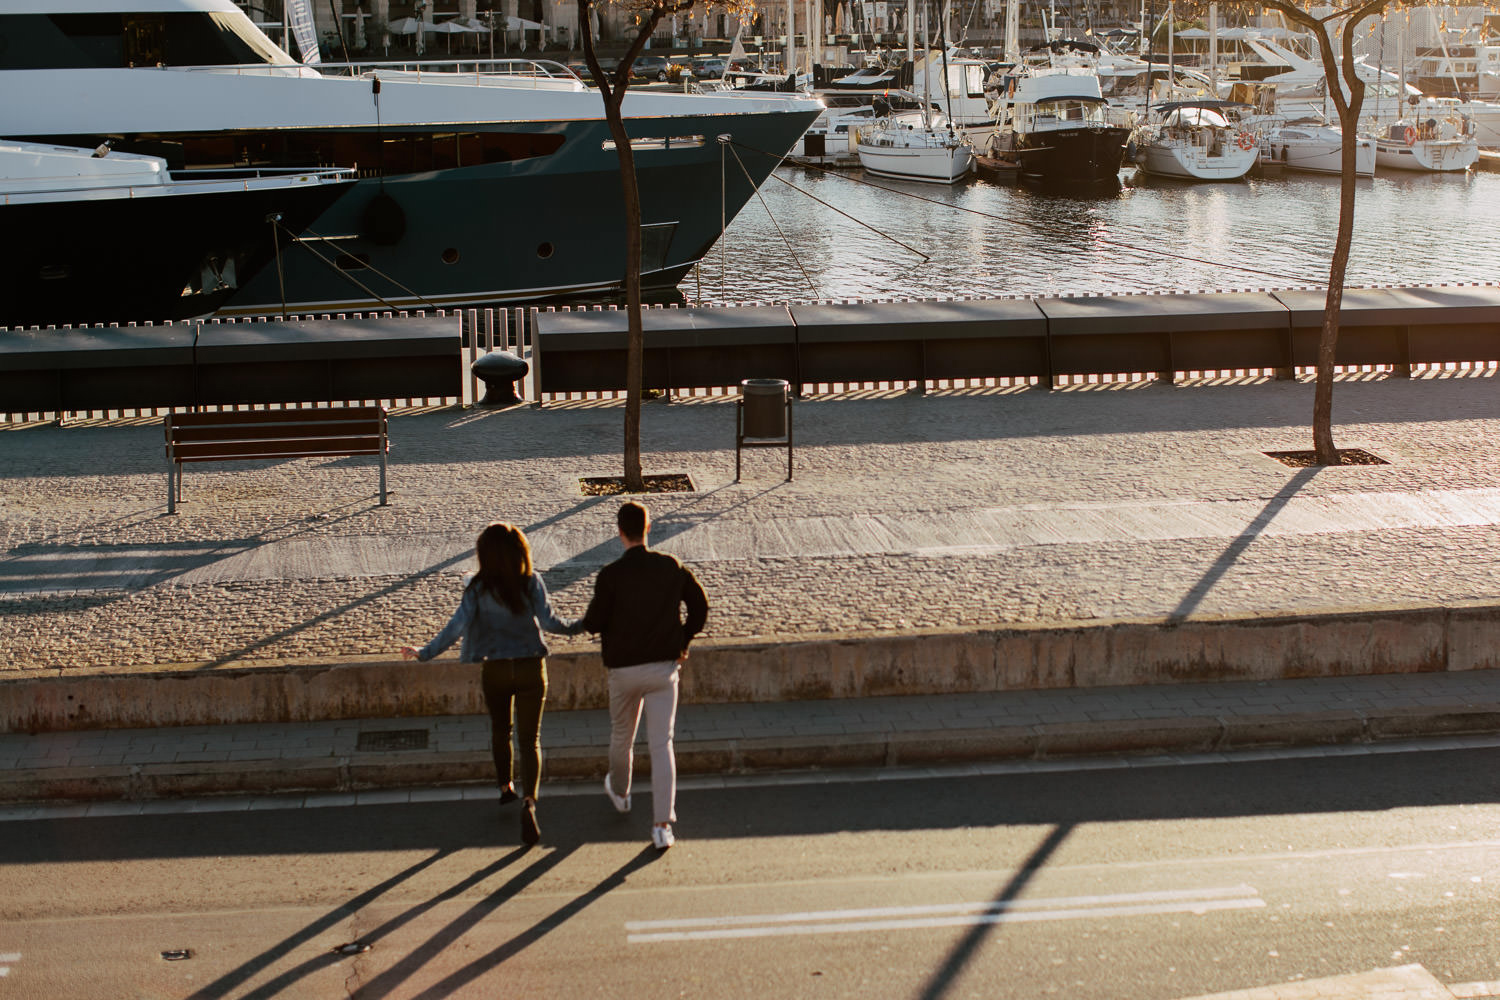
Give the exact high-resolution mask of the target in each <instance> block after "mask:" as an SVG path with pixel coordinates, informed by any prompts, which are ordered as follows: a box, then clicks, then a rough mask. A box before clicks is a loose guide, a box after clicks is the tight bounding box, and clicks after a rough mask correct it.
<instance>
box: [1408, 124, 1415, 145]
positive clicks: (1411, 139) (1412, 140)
mask: <svg viewBox="0 0 1500 1000" xmlns="http://www.w3.org/2000/svg"><path fill="white" fill-rule="evenodd" d="M1406 144H1407V145H1408V146H1415V145H1416V144H1417V130H1416V129H1414V128H1412V127H1411V126H1410V125H1408V126H1406Z"/></svg>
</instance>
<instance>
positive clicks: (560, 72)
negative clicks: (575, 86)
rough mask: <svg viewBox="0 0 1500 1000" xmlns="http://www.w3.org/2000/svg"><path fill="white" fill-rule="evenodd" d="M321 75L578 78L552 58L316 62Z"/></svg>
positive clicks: (565, 79)
mask: <svg viewBox="0 0 1500 1000" xmlns="http://www.w3.org/2000/svg"><path fill="white" fill-rule="evenodd" d="M318 68H319V69H320V70H322V71H323V73H324V74H325V75H334V76H368V75H369V74H371V73H375V72H391V73H400V74H402V75H406V76H413V77H417V78H419V79H420V78H422V77H425V76H434V75H437V76H439V77H440V78H441V79H450V78H451V77H453V76H455V75H457V76H486V77H493V76H505V77H517V78H539V79H551V80H564V81H573V80H578V79H579V77H578V76H577V74H575V73H574V72H573V71H572V70H570V69H568V67H566V66H564V65H563V64H562V63H560V62H557V61H555V60H552V59H516V58H504V59H422V60H414V59H389V60H362V61H359V62H344V63H320V64H319V66H318Z"/></svg>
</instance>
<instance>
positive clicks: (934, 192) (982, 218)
mask: <svg viewBox="0 0 1500 1000" xmlns="http://www.w3.org/2000/svg"><path fill="white" fill-rule="evenodd" d="M1123 176H1124V177H1125V181H1124V182H1123V183H1122V184H1121V185H1120V187H1119V189H1118V190H1116V191H1113V192H1103V193H1100V192H1049V191H1037V190H1032V189H1029V188H1024V187H1009V186H1001V185H996V184H992V183H989V182H986V181H974V182H971V183H968V184H965V185H962V186H957V187H954V188H944V187H937V186H930V185H922V184H903V183H901V182H896V181H882V182H880V183H879V184H873V183H868V182H865V181H864V179H863V175H861V174H860V173H859V172H858V171H854V172H851V173H849V174H847V175H845V174H839V173H834V172H818V171H808V170H802V169H799V168H790V167H783V168H781V169H780V170H778V171H777V177H780V178H785V179H786V180H788V181H790V182H791V183H793V184H795V185H797V187H799V188H802V189H803V190H805V191H806V192H807V193H808V194H811V195H814V196H815V197H816V198H818V199H820V200H821V201H823V202H826V203H827V204H828V206H832V207H825V206H824V205H821V204H819V203H818V202H817V201H814V200H813V199H812V198H809V197H808V196H807V195H806V194H803V193H801V192H799V191H797V190H794V189H793V188H791V187H790V186H788V185H787V184H783V183H779V182H778V181H775V180H773V181H769V182H768V183H767V184H766V186H765V189H764V207H763V206H762V205H761V204H760V203H759V202H754V201H752V202H751V203H750V204H749V205H748V206H746V208H745V210H744V211H743V212H741V214H740V216H739V218H737V219H736V220H735V221H734V223H733V225H731V226H730V229H729V232H728V233H727V234H726V236H725V239H724V241H723V245H722V246H721V247H716V248H715V250H714V251H713V253H712V254H711V255H710V257H709V259H707V260H705V261H704V262H703V264H701V265H700V268H699V271H698V273H697V274H690V275H689V276H688V278H687V280H685V281H684V282H683V283H682V291H683V293H684V295H685V296H686V297H687V299H688V300H690V301H697V300H701V301H718V300H721V299H722V300H726V301H731V302H738V301H773V300H787V299H791V300H806V299H811V298H820V297H828V298H879V297H887V296H918V297H929V296H937V297H948V296H955V295H997V294H1017V295H1059V294H1082V293H1085V292H1133V291H1182V290H1198V289H1220V288H1250V287H1255V288H1258V287H1266V286H1288V285H1313V286H1321V285H1322V284H1323V283H1324V282H1326V280H1327V270H1328V261H1329V256H1330V254H1331V253H1332V249H1333V240H1334V236H1335V229H1336V227H1337V224H1338V196H1339V179H1338V178H1337V177H1334V176H1325V175H1320V174H1300V173H1291V172H1288V173H1286V174H1284V175H1283V176H1280V177H1265V178H1254V179H1249V180H1245V181H1242V182H1240V183H1234V184H1193V183H1190V182H1179V181H1164V180H1158V179H1154V178H1152V179H1147V178H1145V177H1144V176H1139V177H1138V176H1135V175H1134V172H1133V171H1126V172H1125V174H1124V175H1123ZM1355 205H1356V207H1355V237H1354V247H1353V251H1352V253H1351V256H1350V260H1349V278H1348V281H1349V283H1350V284H1354V285H1360V284H1393V283H1399V284H1422V283H1442V282H1449V283H1451V282H1470V281H1492V280H1495V278H1496V274H1495V269H1494V260H1493V255H1492V254H1491V253H1490V251H1489V245H1490V241H1491V240H1492V238H1493V236H1492V234H1493V233H1494V232H1495V231H1496V226H1497V224H1500V176H1496V175H1492V174H1479V173H1469V174H1457V175H1453V174H1448V175H1443V174H1415V173H1414V174H1398V173H1394V172H1391V173H1387V174H1383V175H1379V176H1377V177H1375V178H1373V179H1370V180H1361V181H1360V182H1359V183H1358V189H1357V194H1356V203H1355ZM835 209H836V210H835ZM768 210H769V213H770V216H768V214H767V211H768ZM840 212H843V213H846V214H847V216H851V217H853V219H858V220H859V221H860V222H862V223H864V224H865V225H868V226H870V227H872V229H873V230H875V231H872V229H866V228H864V227H863V226H861V225H859V224H857V223H856V222H854V221H851V219H850V218H845V217H843V216H841V215H840V214H839V213H840ZM771 216H774V222H773V221H772V218H771ZM778 227H779V231H778ZM876 231H878V233H877V232H876ZM879 234H885V235H884V236H882V235H879ZM897 241H899V242H897ZM902 244H905V246H903V245H902ZM908 248H910V249H908ZM922 255H926V256H927V257H928V259H927V260H924V259H923V256H922Z"/></svg>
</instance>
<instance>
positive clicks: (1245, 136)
mask: <svg viewBox="0 0 1500 1000" xmlns="http://www.w3.org/2000/svg"><path fill="white" fill-rule="evenodd" d="M1235 141H1236V143H1237V144H1238V145H1239V147H1240V148H1241V149H1243V150H1244V151H1245V152H1247V153H1248V152H1249V151H1250V150H1252V149H1254V148H1255V136H1253V135H1251V134H1250V133H1249V132H1241V133H1240V137H1239V138H1238V139H1237V140H1235Z"/></svg>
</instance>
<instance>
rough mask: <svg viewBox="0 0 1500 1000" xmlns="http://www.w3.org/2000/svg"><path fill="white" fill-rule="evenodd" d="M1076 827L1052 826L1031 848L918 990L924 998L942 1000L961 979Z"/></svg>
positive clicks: (924, 999)
mask: <svg viewBox="0 0 1500 1000" xmlns="http://www.w3.org/2000/svg"><path fill="white" fill-rule="evenodd" d="M1072 831H1073V824H1071V823H1059V824H1058V825H1056V826H1054V827H1053V828H1052V832H1051V833H1049V834H1047V836H1046V837H1045V838H1044V839H1043V840H1042V842H1041V843H1040V844H1038V845H1037V847H1036V850H1034V851H1032V852H1031V855H1030V857H1028V858H1027V859H1026V860H1025V861H1024V862H1022V863H1021V866H1020V867H1019V868H1018V869H1016V872H1015V874H1014V875H1012V876H1011V878H1010V881H1009V882H1007V883H1006V884H1005V886H1004V887H1003V888H1002V889H1001V890H1000V892H999V893H998V894H997V895H996V896H995V899H994V902H992V903H990V905H989V908H988V909H987V910H986V911H985V912H984V913H983V914H981V915H980V916H979V917H978V918H977V919H976V920H975V922H974V924H973V926H971V927H970V928H969V931H968V933H967V934H965V935H964V936H963V938H962V939H961V940H960V941H959V942H958V943H957V944H955V945H954V946H953V948H952V949H951V950H950V951H949V952H948V957H947V958H945V959H943V964H942V965H940V966H939V967H938V968H937V969H935V970H934V971H933V973H932V975H931V976H929V977H928V979H927V982H926V983H925V984H924V985H923V987H922V992H921V993H919V994H918V996H919V997H921V1000H941V997H942V996H943V995H944V994H945V993H947V992H948V988H949V987H950V986H952V985H953V983H954V982H955V981H956V980H957V979H958V977H959V975H960V974H961V973H962V972H963V970H964V967H965V966H966V965H968V964H969V961H970V960H971V959H972V958H973V957H974V954H975V952H977V951H978V950H979V947H980V945H982V944H984V943H985V941H987V940H989V939H990V937H991V936H992V935H993V934H994V930H995V925H996V924H998V923H1000V922H1001V921H1002V920H1003V919H1004V918H1005V909H1006V906H1007V904H1009V903H1010V902H1012V901H1013V900H1015V899H1016V898H1017V897H1018V896H1020V895H1021V892H1022V890H1023V889H1025V888H1026V884H1027V883H1028V882H1030V881H1031V878H1032V876H1033V875H1034V874H1036V873H1037V872H1038V871H1040V870H1041V869H1042V866H1043V865H1045V864H1046V863H1047V859H1048V858H1050V857H1051V856H1052V855H1053V854H1054V853H1055V852H1056V851H1057V849H1058V847H1060V846H1062V842H1063V841H1064V840H1066V839H1067V837H1068V834H1069V833H1071V832H1072Z"/></svg>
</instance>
